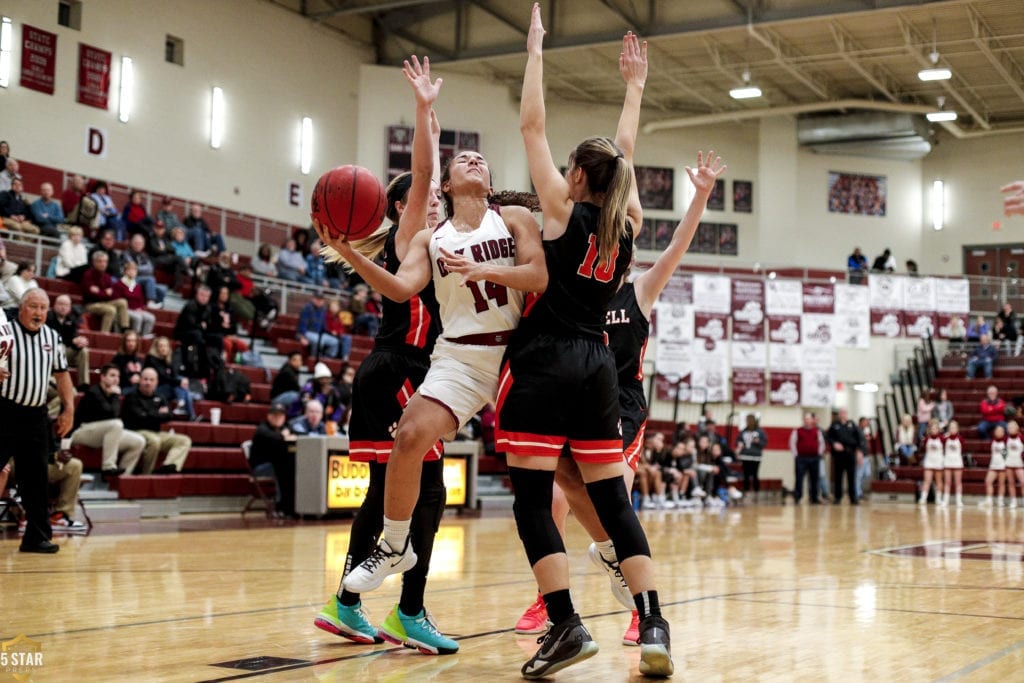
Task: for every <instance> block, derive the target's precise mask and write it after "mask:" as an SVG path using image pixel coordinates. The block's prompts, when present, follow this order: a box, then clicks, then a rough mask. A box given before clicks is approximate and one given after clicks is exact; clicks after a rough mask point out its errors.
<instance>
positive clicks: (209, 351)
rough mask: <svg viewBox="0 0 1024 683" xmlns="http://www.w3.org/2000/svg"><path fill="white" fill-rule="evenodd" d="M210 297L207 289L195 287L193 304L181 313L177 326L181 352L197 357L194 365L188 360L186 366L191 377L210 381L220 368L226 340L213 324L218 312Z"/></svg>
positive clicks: (205, 287)
mask: <svg viewBox="0 0 1024 683" xmlns="http://www.w3.org/2000/svg"><path fill="white" fill-rule="evenodd" d="M210 297H211V292H210V288H209V287H208V286H207V285H199V286H198V287H196V291H195V294H194V295H193V297H192V300H191V301H189V302H188V303H187V304H185V307H184V308H182V309H181V313H180V314H178V320H177V321H176V322H175V323H174V338H175V339H177V340H178V341H179V342H181V345H182V347H183V349H182V352H183V353H193V354H195V356H197V358H195V360H194V361H193V360H189V361H187V362H186V364H185V367H186V374H187V375H188V376H189V377H201V378H205V379H210V378H211V377H212V376H213V373H214V371H215V370H216V369H217V366H219V365H220V358H221V354H222V353H223V352H224V337H223V334H222V332H221V328H220V326H219V325H218V324H217V321H215V320H214V315H215V312H214V307H213V305H212V303H211V302H210ZM193 366H194V367H193Z"/></svg>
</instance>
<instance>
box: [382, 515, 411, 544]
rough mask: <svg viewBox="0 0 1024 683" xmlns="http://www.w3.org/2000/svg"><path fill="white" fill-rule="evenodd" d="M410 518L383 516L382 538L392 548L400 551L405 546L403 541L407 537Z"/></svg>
mask: <svg viewBox="0 0 1024 683" xmlns="http://www.w3.org/2000/svg"><path fill="white" fill-rule="evenodd" d="M411 521H412V520H409V519H403V520H397V519H388V518H387V517H385V518H384V540H385V541H387V542H388V545H389V546H391V549H392V550H395V551H398V552H401V551H402V549H403V548H405V541H406V539H407V538H409V522H411Z"/></svg>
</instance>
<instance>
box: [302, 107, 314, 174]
mask: <svg viewBox="0 0 1024 683" xmlns="http://www.w3.org/2000/svg"><path fill="white" fill-rule="evenodd" d="M300 138H301V139H300V140H299V170H300V171H302V174H303V175H308V174H309V169H310V168H311V167H312V166H313V119H311V118H309V117H308V116H304V117H302V131H301V136H300Z"/></svg>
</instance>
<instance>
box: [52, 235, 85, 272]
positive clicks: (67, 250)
mask: <svg viewBox="0 0 1024 683" xmlns="http://www.w3.org/2000/svg"><path fill="white" fill-rule="evenodd" d="M84 237H85V233H84V232H83V231H82V229H81V228H80V227H78V226H77V225H73V226H71V228H70V229H69V230H68V236H67V237H65V238H64V241H63V242H61V243H60V248H59V249H58V250H57V265H56V268H55V270H56V274H57V277H59V278H61V279H62V280H67V281H69V282H80V281H81V280H82V273H84V272H85V271H86V269H87V268H88V267H89V253H88V251H86V248H85V242H83V238H84Z"/></svg>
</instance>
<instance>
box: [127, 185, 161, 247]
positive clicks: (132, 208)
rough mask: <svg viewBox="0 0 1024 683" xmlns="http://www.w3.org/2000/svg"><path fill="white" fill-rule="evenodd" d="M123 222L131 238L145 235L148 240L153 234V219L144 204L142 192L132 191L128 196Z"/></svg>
mask: <svg viewBox="0 0 1024 683" xmlns="http://www.w3.org/2000/svg"><path fill="white" fill-rule="evenodd" d="M121 222H122V223H124V227H125V231H126V232H127V233H128V235H129V236H131V235H143V236H144V237H146V238H148V237H149V236H150V235H152V234H153V219H152V218H150V217H149V212H148V211H147V210H146V205H145V204H144V203H143V199H142V192H140V191H139V190H132V191H131V194H130V195H128V203H127V204H125V205H124V210H123V211H121Z"/></svg>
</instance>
